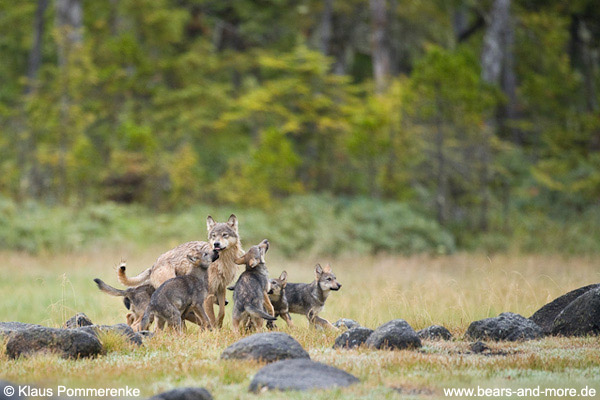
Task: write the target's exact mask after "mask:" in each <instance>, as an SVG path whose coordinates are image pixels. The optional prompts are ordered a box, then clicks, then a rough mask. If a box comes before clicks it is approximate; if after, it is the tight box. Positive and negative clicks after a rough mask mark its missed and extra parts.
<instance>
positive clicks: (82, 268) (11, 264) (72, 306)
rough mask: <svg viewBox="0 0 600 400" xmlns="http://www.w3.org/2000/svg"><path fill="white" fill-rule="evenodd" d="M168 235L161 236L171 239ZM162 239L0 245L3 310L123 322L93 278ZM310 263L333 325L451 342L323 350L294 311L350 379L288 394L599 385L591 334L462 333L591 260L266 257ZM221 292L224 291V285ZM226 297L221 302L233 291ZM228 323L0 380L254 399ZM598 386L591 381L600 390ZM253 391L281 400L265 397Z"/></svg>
mask: <svg viewBox="0 0 600 400" xmlns="http://www.w3.org/2000/svg"><path fill="white" fill-rule="evenodd" d="M168 245H171V244H170V243H169V244H168ZM163 250H164V247H163V246H153V247H146V248H142V247H138V246H132V247H128V246H126V245H122V246H116V247H114V248H97V249H88V250H86V251H83V252H78V253H59V254H56V253H47V254H44V253H40V254H37V255H29V254H25V253H20V252H14V251H3V252H2V253H0V259H2V260H3V262H2V265H0V293H2V301H1V302H0V320H1V321H23V322H30V323H40V324H43V325H48V326H55V327H59V326H61V325H62V324H63V323H64V321H66V319H68V318H69V317H70V316H72V315H73V314H74V313H76V312H85V313H86V314H87V315H88V316H89V317H90V318H91V319H92V321H94V322H95V323H102V324H115V323H120V322H124V315H125V311H126V310H125V308H124V307H123V305H122V303H121V301H120V299H119V298H114V297H110V296H107V295H106V294H103V293H101V292H100V291H99V290H97V289H96V287H95V284H94V282H93V281H92V279H93V278H96V277H99V278H101V279H103V280H105V281H106V282H107V283H109V284H113V285H115V286H118V285H117V280H116V273H115V268H116V266H117V265H118V263H119V261H120V260H121V259H122V258H124V259H127V260H128V269H129V270H130V271H131V272H132V273H134V272H137V271H141V270H142V269H144V268H146V267H147V266H150V265H151V264H152V263H153V261H154V260H155V259H156V257H157V256H158V255H159V254H160V253H161V252H162V251H163ZM316 262H321V263H325V262H330V263H331V265H332V267H333V270H334V272H335V274H336V275H337V277H338V280H339V281H340V282H341V283H342V284H343V288H342V289H341V290H340V291H339V292H336V293H333V294H332V295H331V296H330V297H329V299H328V301H327V304H326V307H325V309H324V311H323V312H322V314H321V315H322V316H323V317H324V318H326V319H328V320H329V321H331V322H334V321H336V320H337V319H338V318H342V317H345V318H352V319H355V320H357V321H359V322H360V323H361V324H362V325H364V326H367V327H370V328H376V327H377V326H379V325H380V324H382V323H384V322H387V321H388V320H391V319H394V318H403V319H405V320H406V321H408V322H409V323H410V324H411V326H413V328H415V329H421V328H424V327H426V326H429V325H431V324H441V325H444V326H446V327H447V328H448V329H450V331H451V332H452V333H453V335H454V336H455V339H454V340H453V341H448V342H435V341H424V342H423V348H422V349H421V350H419V351H415V350H411V351H374V350H369V349H365V348H360V349H357V350H333V349H332V348H331V346H332V345H333V341H334V339H335V337H336V336H337V334H338V333H337V332H325V331H321V330H313V329H310V328H309V327H308V324H307V321H306V319H305V318H304V317H302V316H299V315H292V318H293V320H294V322H295V323H296V328H294V329H293V330H290V329H288V328H287V327H286V326H285V324H284V323H283V321H278V326H279V329H280V330H282V331H284V332H288V333H290V334H291V335H292V336H293V337H295V338H296V339H297V340H298V341H299V342H300V343H301V344H302V345H303V346H304V348H305V349H307V351H308V352H309V353H310V356H311V358H312V359H313V360H316V361H320V362H324V363H327V364H330V365H334V366H336V367H339V368H341V369H344V370H346V371H348V372H350V373H352V374H354V375H355V376H357V377H358V378H359V379H360V381H361V382H360V384H357V385H354V386H352V387H349V388H345V389H338V390H334V391H317V392H309V393H300V392H298V393H286V397H288V396H289V397H290V398H299V399H301V398H306V399H308V398H311V399H313V398H316V399H320V398H323V399H325V398H327V399H332V398H333V399H335V398H398V397H399V394H400V395H402V397H405V396H409V397H413V396H414V397H416V398H421V397H427V398H436V397H440V398H442V397H444V392H443V389H444V388H452V387H455V388H460V387H477V386H478V385H479V386H481V387H510V388H523V387H537V386H538V385H540V386H541V387H542V388H543V387H575V388H582V387H585V386H593V385H597V382H598V381H599V378H600V341H599V340H598V338H597V337H589V338H575V339H573V338H569V339H567V338H545V339H542V340H536V341H530V342H522V343H489V346H490V347H491V348H492V351H493V352H495V353H500V354H498V355H485V354H472V353H471V352H470V350H469V345H470V341H468V340H464V339H463V334H464V332H465V331H466V329H467V327H468V325H469V323H470V322H471V321H474V320H477V319H481V318H485V317H490V316H496V315H497V314H499V313H501V312H504V311H512V312H516V313H520V314H522V315H524V316H530V315H531V314H532V313H533V312H535V311H536V310H537V309H538V308H539V307H541V306H542V305H544V304H545V303H547V302H548V301H550V300H552V299H553V298H555V297H557V296H559V295H561V294H563V293H565V292H567V291H569V290H571V289H574V288H577V287H580V286H583V285H586V284H589V283H593V282H598V281H600V271H599V270H598V259H597V258H594V257H579V258H578V257H560V256H540V255H508V254H500V255H495V256H487V255H483V254H469V253H457V254H453V255H444V256H426V255H419V256H410V257H400V256H385V255H379V256H359V257H356V256H355V257H340V256H338V257H336V258H327V257H308V258H306V259H300V258H296V259H294V260H293V261H290V260H289V259H286V258H284V257H282V256H281V255H279V254H277V252H276V251H274V252H273V253H272V254H271V253H269V254H268V256H267V266H268V268H269V271H270V273H271V274H272V275H279V273H280V272H281V271H282V270H284V269H285V270H287V271H288V274H289V280H290V281H296V282H299V281H302V282H308V281H310V280H311V279H312V278H313V268H314V264H315V263H316ZM228 296H229V297H230V296H231V294H228ZM230 300H231V299H230ZM227 308H228V310H227V315H226V320H225V327H224V329H223V330H221V331H208V332H203V331H199V330H197V329H195V328H193V329H190V330H188V333H187V334H183V335H178V334H174V333H170V334H161V335H157V336H155V337H153V338H152V339H150V340H148V341H146V342H145V344H144V345H143V346H141V347H134V346H131V345H129V344H128V343H126V342H125V341H124V340H123V339H121V338H120V337H116V336H112V335H105V336H104V337H103V340H104V342H105V345H106V347H107V349H108V351H107V354H106V355H105V356H101V357H99V358H96V359H84V360H77V361H74V360H63V359H60V358H57V357H55V356H52V355H40V356H35V357H32V358H28V359H19V360H10V359H8V357H7V356H6V355H4V354H1V355H0V361H1V362H0V376H2V377H3V378H5V379H7V380H10V381H14V382H18V383H36V384H39V385H42V386H44V385H47V386H49V387H50V386H53V385H54V386H55V385H58V384H61V385H66V386H68V387H123V386H125V385H129V387H138V388H140V390H141V393H142V396H150V395H154V394H156V393H159V392H161V391H164V390H168V389H171V388H174V387H182V386H204V387H206V388H208V389H209V390H210V391H211V392H212V394H213V395H214V396H215V398H242V399H245V398H248V399H253V398H257V395H254V394H251V393H249V392H248V390H247V388H248V385H249V382H250V380H251V379H252V376H253V375H254V374H255V373H256V371H257V370H258V369H259V368H260V364H258V363H255V362H240V361H235V362H231V361H221V360H219V356H220V353H221V352H222V350H223V349H225V347H227V346H228V345H229V344H231V343H233V342H235V341H236V340H237V339H238V336H236V334H234V333H233V332H232V331H231V329H230V327H231V315H230V312H231V307H227ZM596 389H600V387H597V388H596ZM260 397H261V398H265V399H270V398H281V393H277V392H274V393H263V394H261V395H260Z"/></svg>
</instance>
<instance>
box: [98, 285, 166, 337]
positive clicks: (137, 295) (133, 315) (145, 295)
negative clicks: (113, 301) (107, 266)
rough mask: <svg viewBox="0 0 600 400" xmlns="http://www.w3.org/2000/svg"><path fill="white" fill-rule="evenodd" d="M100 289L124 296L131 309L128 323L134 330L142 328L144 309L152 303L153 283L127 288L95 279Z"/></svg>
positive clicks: (127, 305) (124, 301) (110, 293)
mask: <svg viewBox="0 0 600 400" xmlns="http://www.w3.org/2000/svg"><path fill="white" fill-rule="evenodd" d="M94 282H96V285H98V289H100V290H101V291H103V292H104V293H107V294H109V295H111V296H121V297H123V304H125V307H127V309H128V310H129V311H130V312H129V313H128V314H127V316H126V318H127V325H129V326H131V329H133V330H134V331H139V330H140V322H141V321H142V317H143V316H144V311H146V308H147V307H148V304H150V297H151V296H152V293H154V290H155V289H154V287H153V286H152V285H141V286H138V287H134V288H129V289H126V290H120V289H116V288H114V287H112V286H110V285H107V284H106V283H104V282H103V281H102V280H101V279H94Z"/></svg>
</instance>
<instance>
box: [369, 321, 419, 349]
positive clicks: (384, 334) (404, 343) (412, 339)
mask: <svg viewBox="0 0 600 400" xmlns="http://www.w3.org/2000/svg"><path fill="white" fill-rule="evenodd" d="M365 343H366V344H367V346H369V347H373V348H376V349H391V350H395V349H398V350H402V349H413V348H418V347H421V339H419V336H417V333H416V332H415V330H414V329H413V328H412V327H411V326H410V325H409V324H408V322H406V321H405V320H403V319H394V320H391V321H389V322H386V323H385V324H383V325H381V326H380V327H379V328H377V329H375V331H374V332H373V333H372V334H371V335H370V336H369V338H368V339H367V341H366V342H365Z"/></svg>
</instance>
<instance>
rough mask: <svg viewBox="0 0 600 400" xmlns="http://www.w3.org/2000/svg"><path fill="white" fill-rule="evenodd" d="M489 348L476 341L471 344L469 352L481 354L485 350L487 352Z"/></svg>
mask: <svg viewBox="0 0 600 400" xmlns="http://www.w3.org/2000/svg"><path fill="white" fill-rule="evenodd" d="M489 349H490V348H489V347H488V346H487V345H486V344H485V343H483V342H480V341H477V342H475V343H473V344H471V351H472V352H473V353H477V354H479V353H483V352H484V351H486V350H489Z"/></svg>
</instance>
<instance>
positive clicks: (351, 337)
mask: <svg viewBox="0 0 600 400" xmlns="http://www.w3.org/2000/svg"><path fill="white" fill-rule="evenodd" d="M372 333H373V329H369V328H364V327H362V326H359V327H356V328H352V329H349V330H347V331H346V332H344V333H342V334H341V335H340V336H338V337H337V338H336V339H335V343H334V345H333V348H334V349H352V348H354V347H358V346H360V345H361V344H364V343H365V342H366V341H367V339H368V338H369V336H371V334H372Z"/></svg>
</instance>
